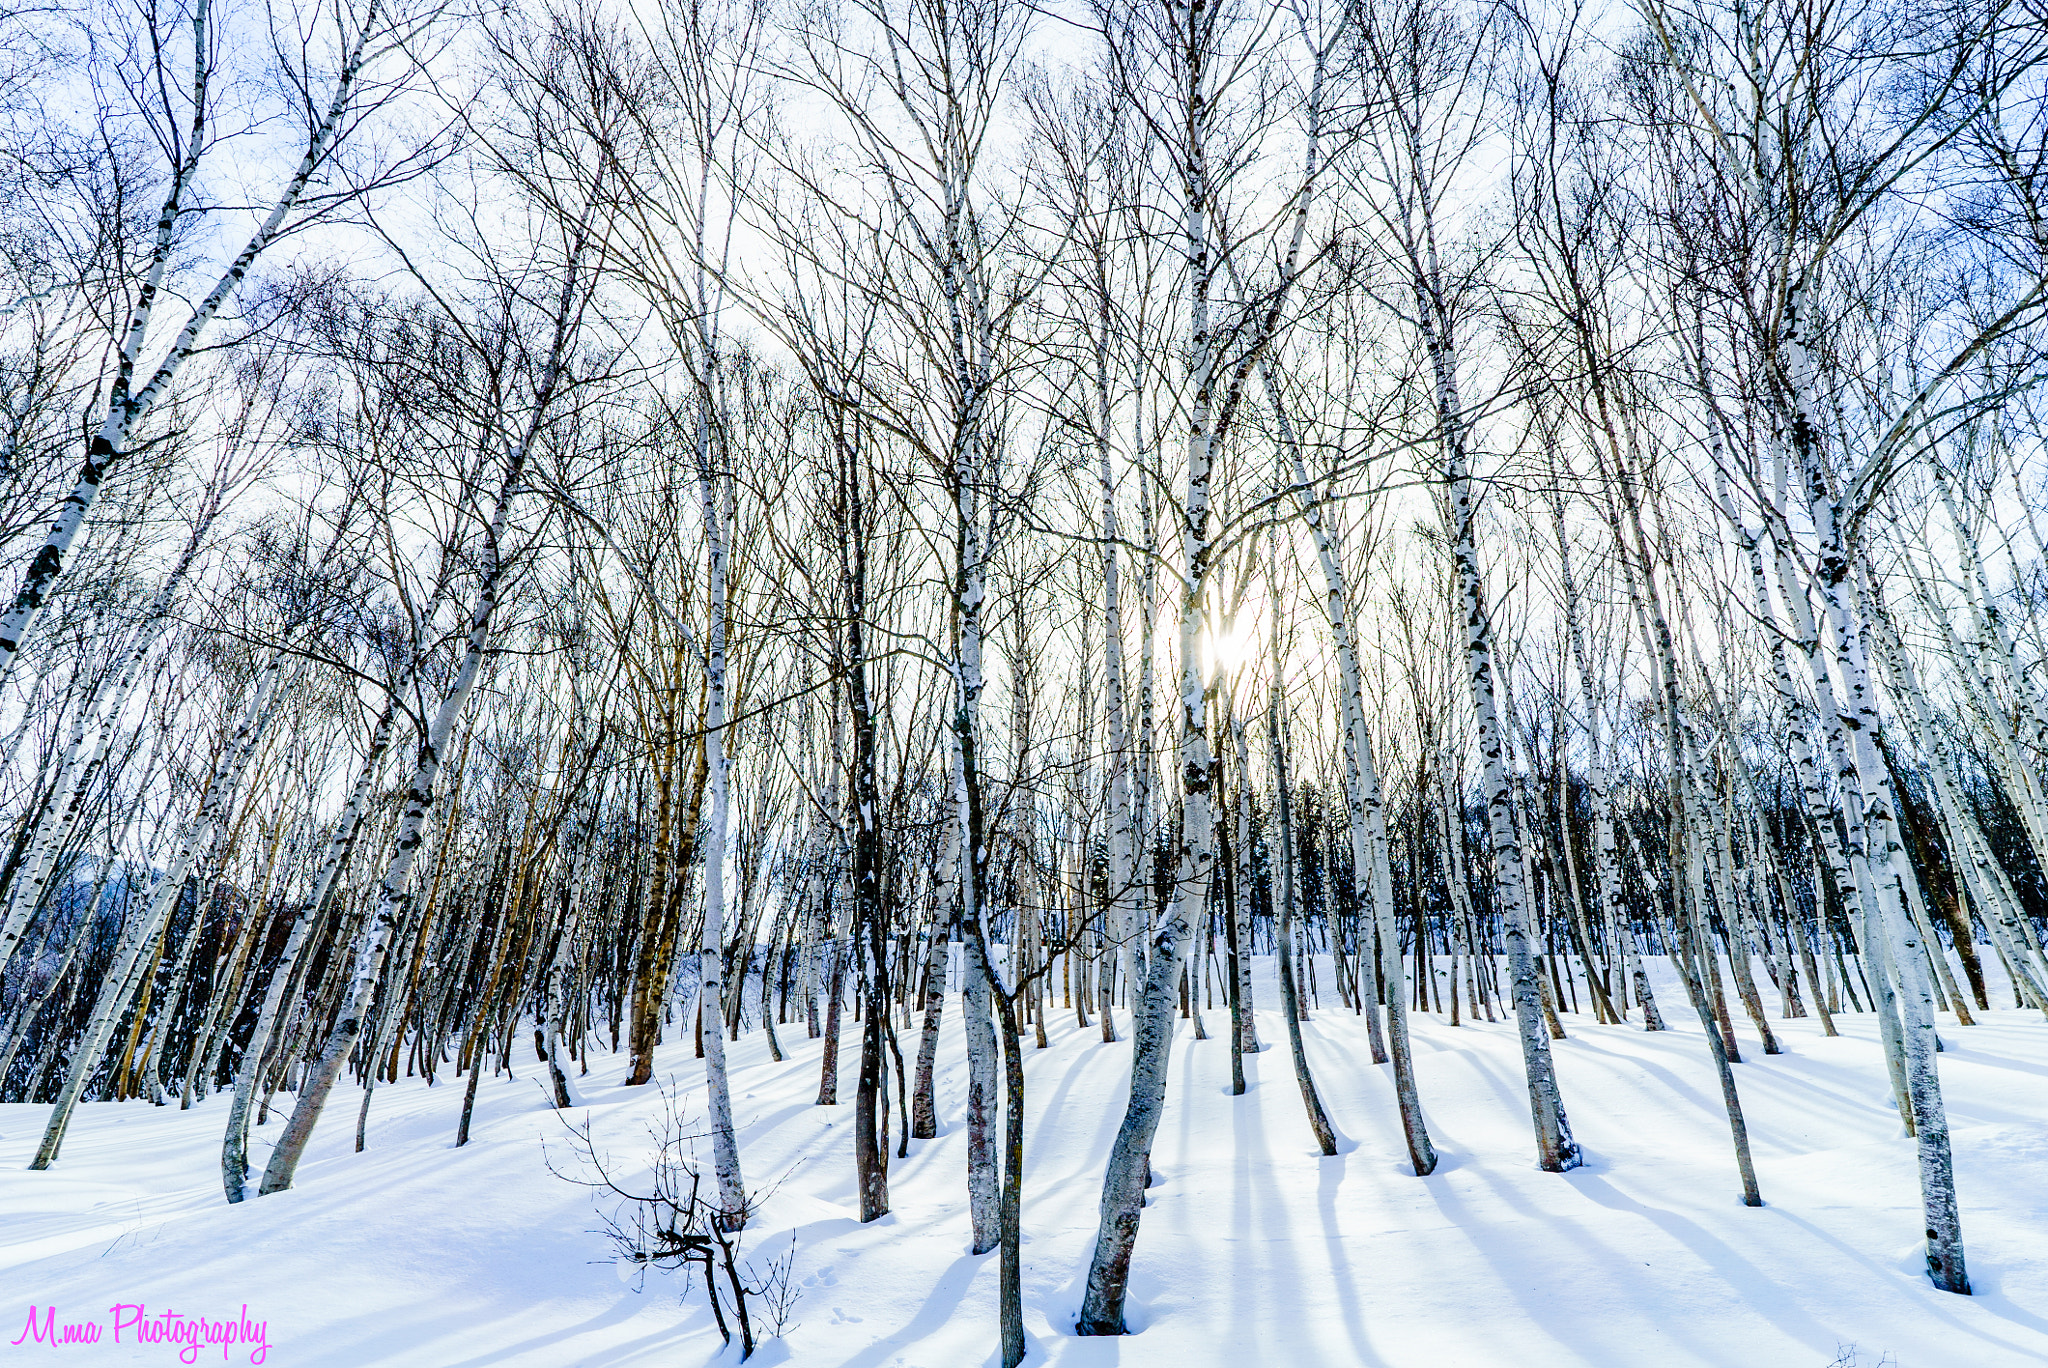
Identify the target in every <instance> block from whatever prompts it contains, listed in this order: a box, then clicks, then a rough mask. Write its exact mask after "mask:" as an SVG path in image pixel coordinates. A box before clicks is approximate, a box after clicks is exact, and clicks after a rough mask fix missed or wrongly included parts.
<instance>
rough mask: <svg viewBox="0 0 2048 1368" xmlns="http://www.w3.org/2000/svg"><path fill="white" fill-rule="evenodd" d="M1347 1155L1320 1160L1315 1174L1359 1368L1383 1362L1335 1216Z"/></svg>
mask: <svg viewBox="0 0 2048 1368" xmlns="http://www.w3.org/2000/svg"><path fill="white" fill-rule="evenodd" d="M1349 1158H1350V1156H1349V1155H1344V1154H1338V1155H1333V1156H1330V1157H1329V1158H1326V1159H1323V1160H1322V1161H1321V1164H1322V1167H1321V1168H1320V1169H1319V1170H1318V1172H1317V1174H1316V1206H1317V1207H1318V1209H1319V1210H1320V1211H1321V1213H1322V1218H1323V1245H1324V1247H1325V1248H1327V1249H1328V1250H1329V1255H1330V1276H1331V1278H1332V1279H1333V1280H1335V1282H1336V1284H1337V1300H1338V1304H1339V1306H1340V1308H1341V1309H1342V1313H1343V1317H1344V1331H1345V1333H1346V1334H1348V1335H1350V1336H1351V1352H1352V1353H1353V1354H1354V1355H1356V1358H1355V1362H1357V1363H1358V1364H1359V1365H1360V1368H1365V1366H1366V1365H1375V1364H1383V1363H1385V1362H1386V1360H1385V1359H1382V1358H1381V1357H1380V1356H1379V1355H1378V1354H1375V1353H1374V1352H1373V1350H1372V1343H1371V1338H1370V1336H1368V1335H1367V1333H1366V1329H1365V1321H1364V1318H1363V1316H1362V1314H1361V1312H1360V1310H1359V1303H1360V1301H1361V1298H1360V1297H1359V1293H1358V1282H1357V1280H1356V1279H1355V1278H1353V1277H1352V1275H1351V1254H1350V1251H1349V1250H1348V1249H1347V1248H1346V1246H1345V1241H1344V1235H1343V1231H1342V1228H1341V1227H1340V1225H1339V1222H1338V1220H1337V1193H1338V1192H1339V1191H1340V1190H1341V1189H1342V1188H1343V1186H1344V1177H1345V1163H1346V1161H1347V1160H1348V1159H1349Z"/></svg>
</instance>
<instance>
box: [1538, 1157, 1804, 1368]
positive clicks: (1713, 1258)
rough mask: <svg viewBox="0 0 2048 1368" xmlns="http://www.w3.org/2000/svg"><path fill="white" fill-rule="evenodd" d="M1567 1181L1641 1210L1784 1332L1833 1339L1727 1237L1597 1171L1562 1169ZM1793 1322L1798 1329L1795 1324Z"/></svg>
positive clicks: (1623, 1207) (1605, 1200)
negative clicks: (1643, 1198)
mask: <svg viewBox="0 0 2048 1368" xmlns="http://www.w3.org/2000/svg"><path fill="white" fill-rule="evenodd" d="M1567 1181H1568V1182H1570V1183H1571V1185H1572V1187H1573V1188H1575V1189H1576V1190H1578V1191H1579V1192H1582V1193H1584V1194H1585V1195H1586V1196H1587V1197H1588V1198H1590V1199H1591V1200H1592V1201H1594V1202H1596V1203H1598V1204H1599V1205H1601V1206H1604V1207H1607V1208H1608V1209H1609V1210H1612V1211H1625V1212H1628V1213H1629V1214H1631V1215H1634V1216H1640V1217H1641V1218H1643V1219H1644V1220H1646V1221H1648V1222H1650V1223H1651V1224H1652V1225H1654V1226H1656V1227H1657V1228H1658V1229H1659V1230H1662V1231H1663V1232H1664V1233H1665V1234H1666V1235H1668V1236H1670V1237H1671V1239H1673V1240H1674V1241H1676V1242H1677V1243H1679V1244H1681V1245H1684V1246H1685V1247H1686V1248H1687V1249H1689V1250H1691V1251H1692V1253H1693V1257H1695V1258H1697V1259H1698V1260H1699V1261H1700V1262H1701V1263H1703V1264H1705V1265H1706V1266H1707V1267H1709V1268H1711V1269H1714V1270H1715V1271H1716V1272H1718V1273H1720V1274H1721V1276H1722V1277H1723V1278H1725V1279H1726V1280H1727V1282H1728V1283H1729V1285H1730V1286H1731V1287H1733V1288H1734V1289H1735V1290H1736V1291H1737V1292H1738V1293H1739V1294H1740V1295H1741V1297H1742V1299H1743V1302H1744V1304H1745V1305H1747V1306H1750V1307H1753V1308H1754V1309H1755V1310H1756V1311H1757V1312H1758V1313H1759V1314H1761V1315H1763V1316H1764V1317H1765V1318H1766V1319H1768V1320H1770V1321H1771V1322H1772V1323H1773V1324H1775V1325H1777V1326H1778V1327H1779V1329H1781V1330H1783V1331H1784V1332H1785V1333H1786V1334H1787V1335H1790V1336H1791V1337H1792V1338H1794V1339H1799V1340H1804V1341H1806V1342H1808V1343H1810V1344H1813V1345H1814V1346H1815V1347H1816V1348H1817V1349H1819V1348H1821V1347H1822V1346H1826V1345H1829V1344H1832V1343H1833V1342H1834V1339H1833V1336H1834V1331H1832V1330H1831V1329H1829V1328H1828V1327H1826V1326H1824V1325H1822V1324H1821V1323H1820V1322H1818V1321H1816V1320H1814V1319H1813V1317H1811V1316H1809V1315H1807V1314H1806V1313H1805V1312H1804V1311H1797V1310H1795V1309H1794V1308H1792V1307H1791V1306H1789V1305H1788V1304H1787V1301H1786V1298H1785V1295H1784V1287H1783V1286H1782V1285H1781V1284H1780V1283H1779V1282H1778V1281H1777V1280H1776V1279H1773V1278H1771V1277H1769V1276H1768V1275H1766V1274H1765V1273H1764V1271H1763V1270H1762V1269H1760V1268H1758V1267H1757V1266H1756V1265H1755V1264H1754V1263H1752V1262H1750V1260H1749V1259H1747V1258H1745V1257H1744V1256H1743V1255H1742V1254H1741V1253H1739V1252H1738V1251H1737V1250H1736V1249H1735V1248H1734V1247H1733V1246H1732V1245H1730V1244H1729V1243H1728V1242H1727V1241H1725V1240H1722V1239H1721V1238H1719V1237H1718V1236H1715V1235H1712V1234H1709V1233H1708V1232H1707V1231H1706V1230H1704V1229H1702V1228H1701V1227H1700V1226H1699V1225H1698V1224H1697V1223H1696V1222H1693V1221H1691V1220H1688V1219H1686V1218H1685V1217H1684V1216H1681V1215H1679V1214H1678V1213H1677V1212H1673V1211H1665V1210H1662V1209H1660V1208H1657V1207H1649V1206H1644V1205H1643V1204H1642V1203H1641V1202H1638V1201H1637V1200H1636V1199H1635V1198H1633V1197H1631V1196H1629V1195H1628V1194H1627V1193H1625V1192H1622V1191H1621V1190H1620V1189H1619V1188H1617V1187H1615V1186H1614V1185H1613V1184H1612V1183H1610V1182H1608V1181H1607V1180H1606V1179H1605V1178H1603V1177H1601V1176H1600V1175H1599V1174H1597V1173H1588V1172H1586V1171H1585V1170H1584V1169H1579V1170H1576V1171H1574V1172H1573V1173H1571V1174H1569V1175H1567ZM1729 1200H1730V1201H1731V1202H1732V1201H1734V1198H1732V1197H1731V1198H1730V1199H1729ZM1767 1210H1768V1212H1769V1215H1764V1216H1762V1217H1761V1219H1769V1218H1770V1216H1774V1215H1777V1214H1779V1213H1778V1211H1777V1209H1776V1208H1768V1209H1767ZM1795 1325H1796V1326H1797V1327H1798V1328H1797V1329H1795V1328H1794V1326H1795Z"/></svg>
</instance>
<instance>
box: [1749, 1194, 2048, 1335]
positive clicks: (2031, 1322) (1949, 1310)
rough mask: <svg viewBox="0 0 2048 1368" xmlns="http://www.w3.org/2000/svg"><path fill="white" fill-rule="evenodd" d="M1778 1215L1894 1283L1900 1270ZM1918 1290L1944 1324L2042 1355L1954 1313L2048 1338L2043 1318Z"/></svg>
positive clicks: (2002, 1304)
mask: <svg viewBox="0 0 2048 1368" xmlns="http://www.w3.org/2000/svg"><path fill="white" fill-rule="evenodd" d="M1776 1214H1777V1216H1778V1217H1779V1219H1781V1220H1785V1221H1789V1222H1791V1223H1792V1224H1793V1225H1796V1226H1798V1227H1799V1228H1800V1229H1801V1230H1804V1231H1806V1232H1807V1233H1808V1234H1809V1235H1812V1236H1813V1237H1814V1238H1815V1239H1817V1240H1819V1241H1821V1242H1822V1243H1824V1244H1829V1245H1833V1246H1834V1247H1835V1248H1836V1249H1838V1250H1840V1251H1841V1252H1842V1253H1843V1254H1845V1255H1847V1256H1848V1257H1849V1258H1851V1259H1853V1260H1855V1261H1856V1262H1857V1263H1859V1264H1862V1265H1863V1266H1864V1267H1865V1268H1867V1269H1869V1270H1870V1272H1871V1275H1872V1276H1873V1277H1874V1278H1879V1279H1884V1280H1891V1279H1894V1278H1897V1277H1898V1276H1899V1273H1898V1268H1897V1266H1896V1265H1894V1264H1888V1263H1886V1262H1885V1261H1883V1260H1881V1259H1875V1258H1872V1257H1871V1256H1870V1255H1869V1254H1867V1253H1865V1252H1864V1251H1863V1250H1860V1249H1858V1248H1856V1247H1855V1246H1854V1245H1852V1244H1849V1243H1848V1242H1847V1241H1845V1240H1843V1239H1842V1238H1841V1237H1840V1236H1838V1235H1832V1234H1830V1233H1828V1232H1827V1231H1825V1230H1823V1229H1821V1228H1820V1227H1819V1226H1817V1225H1815V1224H1814V1223H1813V1222H1811V1221H1809V1220H1807V1219H1806V1218H1805V1217H1804V1216H1801V1215H1799V1214H1798V1213H1796V1212H1792V1211H1787V1210H1785V1209H1784V1208H1782V1207H1781V1208H1778V1209H1777V1210H1776ZM1916 1290H1920V1291H1926V1292H1928V1293H1930V1294H1931V1295H1930V1296H1929V1298H1928V1299H1927V1306H1928V1309H1929V1310H1930V1311H1931V1312H1933V1313H1934V1314H1935V1315H1937V1316H1939V1317H1940V1318H1941V1319H1942V1320H1943V1321H1945V1322H1947V1323H1948V1324H1949V1325H1951V1326H1953V1327H1955V1328H1956V1329H1957V1330H1959V1331H1962V1332H1963V1333H1965V1334H1972V1335H1977V1336H1980V1337H1981V1338H1984V1339H1992V1340H1994V1342H1996V1343H1998V1344H2001V1345H2004V1346H2005V1347H2007V1348H2009V1349H2012V1350H2014V1351H2015V1352H2018V1353H2023V1354H2033V1353H2039V1352H2040V1350H2039V1347H2038V1346H2033V1345H2022V1344H2008V1343H2007V1342H2006V1341H2004V1340H1998V1339H1995V1337H1994V1336H1990V1335H1986V1334H1985V1333H1984V1329H1983V1327H1982V1326H1979V1325H1972V1324H1971V1323H1970V1322H1969V1321H1967V1320H1965V1319H1963V1318H1962V1317H1961V1316H1958V1315H1957V1314H1955V1313H1956V1310H1957V1309H1959V1308H1960V1307H1961V1306H1969V1307H1970V1308H1972V1309H1973V1310H1979V1311H1982V1312H1983V1313H1984V1314H1986V1315H1988V1316H1992V1317H1994V1318H1996V1319H1998V1320H2002V1321H2011V1322H2014V1323H2017V1324H2020V1325H2024V1326H2026V1327H2027V1328H2029V1329H2031V1330H2036V1331H2039V1332H2040V1333H2042V1334H2044V1335H2048V1320H2043V1319H2042V1318H2041V1317H2039V1316H2036V1315H2034V1314H2033V1313H2032V1312H2028V1311H2022V1310H2020V1308H2019V1307H2017V1306H2014V1305H2013V1304H2012V1302H2011V1300H2010V1299H2008V1298H2007V1297H2005V1296H2004V1295H2002V1294H2001V1295H1999V1296H1998V1298H1997V1300H1995V1301H1991V1300H1986V1299H1984V1298H1982V1297H1970V1298H1967V1299H1958V1298H1956V1297H1955V1294H1954V1293H1952V1292H1939V1293H1937V1292H1935V1291H1934V1287H1933V1285H1932V1284H1931V1283H1930V1284H1928V1285H1927V1286H1926V1287H1924V1288H1920V1289H1916Z"/></svg>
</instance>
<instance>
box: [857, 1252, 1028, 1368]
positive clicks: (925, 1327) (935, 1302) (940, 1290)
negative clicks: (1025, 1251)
mask: <svg viewBox="0 0 2048 1368" xmlns="http://www.w3.org/2000/svg"><path fill="white" fill-rule="evenodd" d="M993 1257H994V1256H993V1255H988V1254H979V1255H977V1254H963V1255H961V1256H960V1257H959V1258H957V1259H955V1260H953V1262H952V1263H950V1264H948V1265H946V1271H945V1272H943V1273H941V1274H939V1277H938V1280H937V1281H936V1282H935V1283H934V1284H933V1285H932V1293H931V1295H930V1296H929V1297H926V1298H925V1299H924V1305H923V1306H920V1307H919V1308H918V1309H917V1314H916V1315H915V1316H912V1317H911V1318H910V1323H909V1324H908V1325H906V1326H904V1327H903V1328H902V1329H901V1330H898V1331H897V1332H896V1333H895V1334H893V1335H890V1336H888V1337H887V1338H886V1339H879V1340H876V1341H875V1342H874V1343H873V1344H870V1345H869V1346H868V1347H867V1348H865V1349H863V1350H861V1351H860V1352H859V1353H857V1354H855V1355H854V1356H853V1357H852V1358H849V1359H846V1360H844V1361H843V1362H842V1363H841V1364H840V1366H839V1368H877V1365H880V1364H883V1363H886V1362H888V1361H889V1360H890V1357H891V1356H892V1355H894V1354H895V1353H896V1352H897V1351H898V1350H901V1349H906V1348H908V1347H910V1346H911V1345H913V1344H915V1343H917V1342H918V1341H919V1340H921V1339H923V1338H924V1337H925V1336H927V1335H929V1334H931V1333H933V1332H934V1331H936V1330H939V1329H941V1328H943V1327H944V1326H945V1324H946V1322H947V1321H949V1320H951V1319H952V1318H953V1313H954V1312H955V1311H957V1310H959V1309H960V1303H961V1302H963V1301H965V1300H966V1299H967V1289H968V1287H969V1286H970V1285H971V1284H972V1283H973V1282H974V1275H975V1274H976V1273H977V1272H979V1271H980V1270H981V1268H982V1267H983V1266H984V1265H989V1266H991V1267H992V1266H993V1265H992V1263H991V1261H992V1259H993ZM988 1330H989V1338H990V1339H991V1340H993V1339H994V1338H995V1324H994V1322H993V1321H991V1322H990V1324H989V1327H988Z"/></svg>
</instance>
